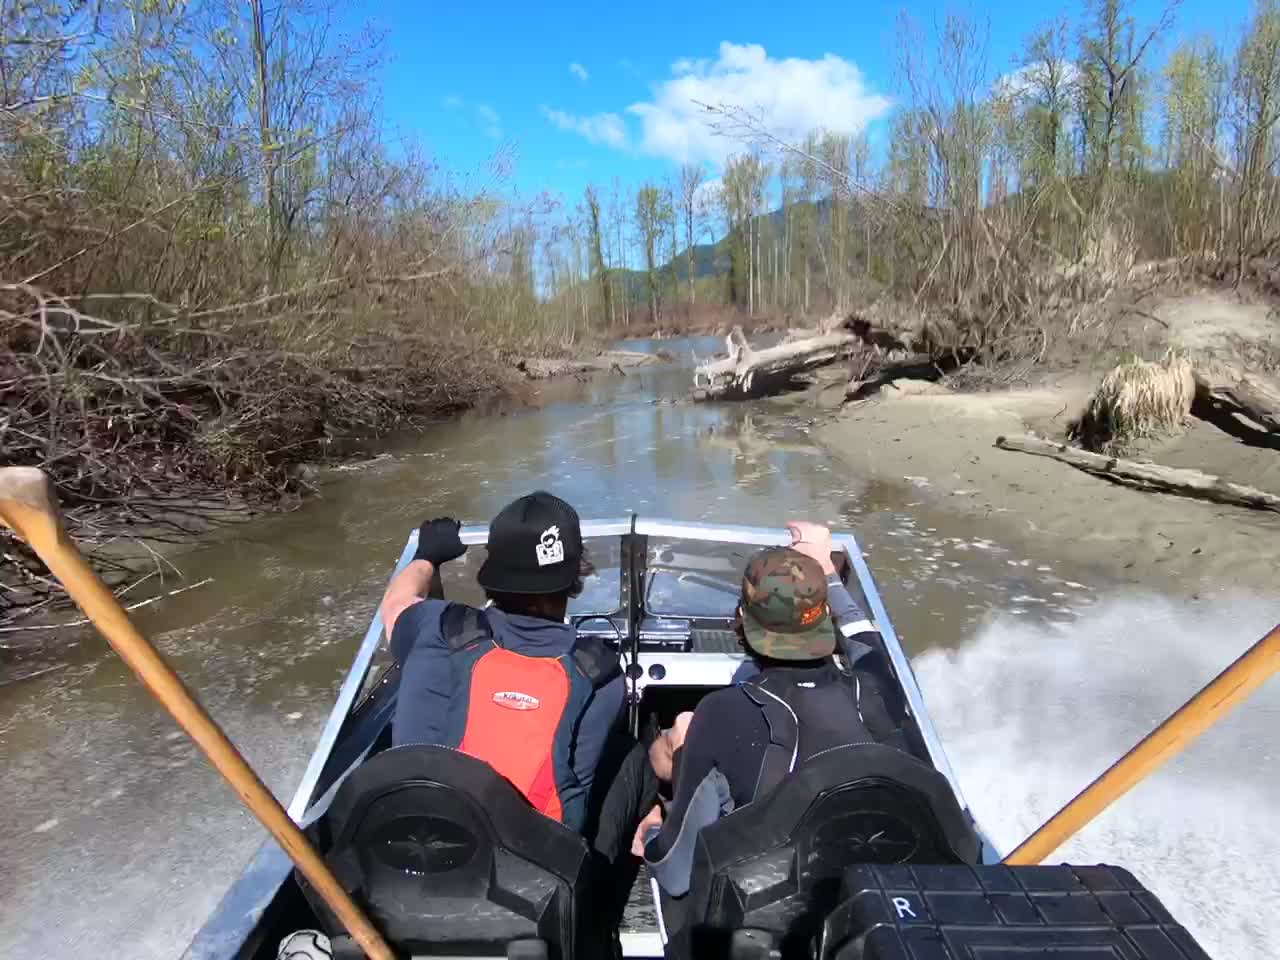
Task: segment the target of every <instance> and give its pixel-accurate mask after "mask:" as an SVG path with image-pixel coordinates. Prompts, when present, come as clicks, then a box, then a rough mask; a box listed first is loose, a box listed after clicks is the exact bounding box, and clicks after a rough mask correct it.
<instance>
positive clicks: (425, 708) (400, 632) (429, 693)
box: [391, 600, 452, 746]
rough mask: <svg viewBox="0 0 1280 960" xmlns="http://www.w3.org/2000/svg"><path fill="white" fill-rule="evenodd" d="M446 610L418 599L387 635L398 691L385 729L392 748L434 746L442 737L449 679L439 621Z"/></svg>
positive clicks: (446, 648) (440, 603)
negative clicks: (395, 665) (398, 671)
mask: <svg viewBox="0 0 1280 960" xmlns="http://www.w3.org/2000/svg"><path fill="white" fill-rule="evenodd" d="M448 606H449V604H448V603H447V602H446V601H443V600H423V601H422V602H421V603H415V604H413V606H411V607H408V608H407V609H406V610H405V611H404V613H402V614H400V618H399V619H398V620H396V626H395V630H394V631H393V632H392V635H391V655H392V656H393V657H395V659H396V661H397V662H398V663H399V664H400V666H401V675H400V693H399V696H398V699H397V704H396V715H395V719H394V721H393V722H392V726H391V739H392V742H393V743H394V744H395V745H396V746H400V745H402V744H406V743H440V742H441V738H442V737H443V735H444V725H445V720H446V718H447V716H448V713H449V696H450V693H451V687H452V676H451V672H450V665H449V646H448V644H447V643H446V641H445V639H444V635H443V633H441V630H440V618H441V616H442V615H443V614H444V611H445V610H446V609H448Z"/></svg>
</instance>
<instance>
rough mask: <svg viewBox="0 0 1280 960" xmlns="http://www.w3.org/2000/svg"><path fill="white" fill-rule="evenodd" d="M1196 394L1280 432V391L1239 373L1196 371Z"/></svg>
mask: <svg viewBox="0 0 1280 960" xmlns="http://www.w3.org/2000/svg"><path fill="white" fill-rule="evenodd" d="M1195 380H1196V395H1197V396H1198V397H1200V398H1201V399H1202V400H1208V401H1211V402H1214V403H1221V404H1223V405H1225V406H1226V407H1228V408H1230V409H1231V410H1232V411H1233V412H1235V413H1240V414H1243V415H1244V416H1246V417H1248V418H1249V419H1250V420H1252V421H1253V422H1254V423H1256V424H1258V425H1259V426H1260V427H1262V428H1263V429H1264V430H1267V431H1269V432H1270V433H1280V390H1277V389H1276V388H1275V387H1274V386H1272V385H1270V384H1268V383H1266V382H1265V381H1263V380H1261V379H1259V378H1257V377H1251V376H1248V375H1246V374H1243V373H1240V372H1239V371H1235V370H1231V371H1229V372H1220V371H1213V370H1207V371H1206V370H1201V369H1199V368H1197V369H1196V371H1195Z"/></svg>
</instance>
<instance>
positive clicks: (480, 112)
mask: <svg viewBox="0 0 1280 960" xmlns="http://www.w3.org/2000/svg"><path fill="white" fill-rule="evenodd" d="M476 116H477V117H479V118H480V123H481V125H482V126H483V127H484V135H485V136H486V137H489V138H490V139H491V140H501V139H502V117H500V116H498V111H497V110H495V109H493V107H491V106H489V105H488V104H487V103H481V104H477V105H476Z"/></svg>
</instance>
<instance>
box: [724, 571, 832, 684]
mask: <svg viewBox="0 0 1280 960" xmlns="http://www.w3.org/2000/svg"><path fill="white" fill-rule="evenodd" d="M738 616H739V618H740V620H741V623H742V632H743V635H744V637H745V639H746V642H747V646H749V647H750V648H751V650H752V652H754V653H755V654H757V655H758V656H761V657H766V658H768V659H769V660H818V659H820V658H822V657H829V656H831V654H833V653H835V649H836V637H835V631H834V630H833V629H832V626H831V616H830V614H829V613H828V611H827V577H826V574H824V573H823V572H822V567H821V566H820V565H819V564H818V562H817V561H816V560H814V559H813V558H812V557H809V556H806V555H805V554H803V553H801V552H800V551H798V550H795V549H793V548H791V547H771V548H769V549H767V550H761V551H760V552H759V553H757V554H756V555H755V556H754V557H752V558H751V561H750V562H749V563H748V564H747V569H746V571H745V572H744V573H743V574H742V603H741V605H740V606H739V608H738Z"/></svg>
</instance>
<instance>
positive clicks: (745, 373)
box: [693, 327, 857, 400]
mask: <svg viewBox="0 0 1280 960" xmlns="http://www.w3.org/2000/svg"><path fill="white" fill-rule="evenodd" d="M855 343H857V338H856V337H855V336H854V335H853V334H851V333H844V332H837V333H820V334H818V335H817V336H813V337H806V338H804V339H801V340H792V341H789V342H787V343H780V344H778V345H777V346H776V347H769V348H767V349H765V350H753V349H751V346H750V344H748V343H747V338H746V337H745V336H744V335H743V333H742V328H741V327H734V328H733V330H732V332H731V333H730V334H729V336H728V349H729V355H728V356H727V357H723V358H721V359H719V360H711V361H708V362H706V363H702V364H699V365H698V366H697V367H696V368H695V369H694V371H693V386H694V398H695V399H697V400H727V399H734V400H740V399H746V398H748V397H753V396H760V395H761V394H764V393H767V392H768V391H769V390H770V389H772V388H775V387H777V386H778V385H780V384H781V383H784V382H785V381H787V380H789V379H790V378H791V377H794V376H795V375H797V374H800V373H804V372H805V371H806V370H812V369H814V368H815V367H821V366H825V365H826V364H829V363H833V362H834V361H836V360H838V359H839V358H841V357H843V356H846V355H847V354H848V353H849V352H850V350H852V349H853V346H854V344H855Z"/></svg>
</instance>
